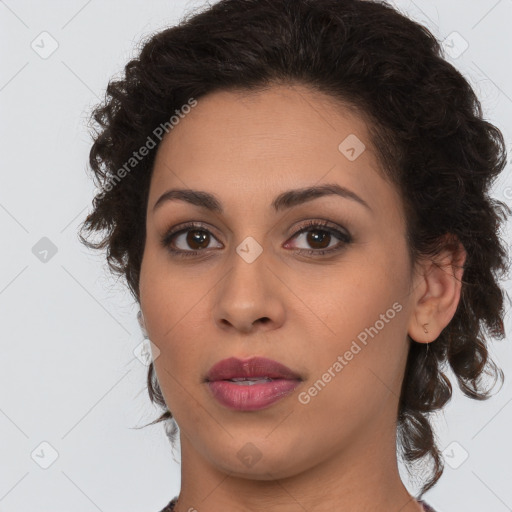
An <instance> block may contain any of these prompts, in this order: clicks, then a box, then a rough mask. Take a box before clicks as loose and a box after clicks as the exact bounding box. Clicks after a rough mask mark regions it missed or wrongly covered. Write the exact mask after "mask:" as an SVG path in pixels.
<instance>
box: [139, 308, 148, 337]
mask: <svg viewBox="0 0 512 512" xmlns="http://www.w3.org/2000/svg"><path fill="white" fill-rule="evenodd" d="M137 320H138V322H139V326H140V330H141V331H142V334H143V335H144V338H149V336H148V331H146V323H145V322H144V315H143V314H142V311H141V310H140V309H139V311H138V313H137Z"/></svg>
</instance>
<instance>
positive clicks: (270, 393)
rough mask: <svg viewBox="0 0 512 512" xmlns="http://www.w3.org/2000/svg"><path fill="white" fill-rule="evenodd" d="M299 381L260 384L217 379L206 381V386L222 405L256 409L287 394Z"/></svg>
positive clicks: (245, 409)
mask: <svg viewBox="0 0 512 512" xmlns="http://www.w3.org/2000/svg"><path fill="white" fill-rule="evenodd" d="M300 382H301V381H300V380H289V379H276V380H273V381H271V382H262V383H261V384H252V385H247V384H245V385H243V384H236V383H234V382H231V381H229V380H217V381H213V382H208V386H209V387H210V389H211V391H212V393H213V396H214V397H215V398H216V399H217V400H218V401H219V402H220V403H221V404H222V405H224V406H226V407H229V408H230V409H234V410H237V411H256V410H258V409H264V408H265V407H268V406H269V405H271V404H273V403H275V402H277V401H278V400H281V399H282V398H284V397H285V396H287V395H289V394H290V393H291V392H292V391H293V390H294V389H295V388H296V387H297V386H298V385H299V384H300Z"/></svg>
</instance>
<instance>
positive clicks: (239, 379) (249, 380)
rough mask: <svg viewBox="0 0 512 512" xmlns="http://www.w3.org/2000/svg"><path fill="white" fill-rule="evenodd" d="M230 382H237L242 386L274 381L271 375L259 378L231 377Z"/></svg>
mask: <svg viewBox="0 0 512 512" xmlns="http://www.w3.org/2000/svg"><path fill="white" fill-rule="evenodd" d="M229 380H230V382H236V383H237V384H238V385H241V386H253V385H254V384H256V383H258V382H272V380H273V379H271V378H270V377H258V378H245V377H237V378H235V379H229Z"/></svg>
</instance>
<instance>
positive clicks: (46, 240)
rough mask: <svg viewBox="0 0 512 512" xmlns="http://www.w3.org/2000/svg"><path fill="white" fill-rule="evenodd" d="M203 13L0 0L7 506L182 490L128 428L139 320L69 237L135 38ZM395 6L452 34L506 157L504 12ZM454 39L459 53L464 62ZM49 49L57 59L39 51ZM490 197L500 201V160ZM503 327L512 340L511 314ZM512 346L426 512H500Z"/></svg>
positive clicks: (159, 431)
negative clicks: (103, 108) (498, 384)
mask: <svg viewBox="0 0 512 512" xmlns="http://www.w3.org/2000/svg"><path fill="white" fill-rule="evenodd" d="M213 3H214V2H213ZM200 5H202V2H201V1H194V2H190V1H188V2H186V1H184V0H174V1H172V2H171V1H161V0H153V1H152V2H151V3H149V2H143V1H142V0H138V1H134V0H130V1H121V0H116V1H108V2H107V1H103V2H100V1H98V0H89V1H85V0H73V1H69V0H68V1H60V2H57V1H46V2H37V3H36V2H31V1H27V0H18V1H16V0H5V1H1V0H0V34H1V43H2V44H1V45H0V54H1V63H2V65H1V66H0V119H1V121H0V130H1V133H0V144H1V151H2V160H1V164H0V165H1V186H0V228H1V230H2V240H3V243H2V250H1V252H0V258H1V259H0V263H1V264H0V315H1V325H2V332H3V335H2V341H1V351H2V352H1V357H0V432H1V435H0V511H1V512H14V511H16V512H25V511H52V512H59V511H70V510H73V511H75V512H93V511H98V510H99V511H104V512H106V511H111V512H114V511H121V510H122V511H125V512H135V511H141V512H152V511H154V512H156V511H157V510H159V509H160V507H162V506H163V505H164V504H165V503H167V502H168V501H169V500H170V499H171V498H172V497H173V496H174V495H176V494H177V493H178V491H179V483H180V474H179V464H178V462H177V461H178V460H179V450H176V452H175V453H173V451H172V449H171V446H170V444H169V443H168V441H167V439H166V437H165V434H164V431H163V428H162V426H161V425H157V426H150V427H147V428H145V429H141V430H138V429H136V428H135V427H140V426H142V425H144V424H145V423H148V422H149V421H151V420H153V419H154V418H156V415H157V412H158V411H157V410H156V408H154V407H152V406H151V405H150V403H149V398H148V397H147V392H146V387H145V377H146V366H145V364H144V359H143V358H141V359H139V358H138V357H137V354H138V352H137V349H138V348H139V349H140V343H141V342H142V335H141V332H140V330H139V327H138V324H137V322H136V312H137V310H138V308H137V306H136V305H135V304H133V302H132V300H131V298H130V296H129V294H128V292H127V291H126V289H125V288H124V287H123V285H122V283H121V282H119V281H116V280H115V279H114V278H111V277H110V276H109V274H108V271H107V270H106V268H105V265H104V262H103V256H101V255H100V254H92V253H91V252H89V251H87V250H86V249H85V248H84V247H83V246H81V245H80V244H79V243H78V240H77V236H76V232H77V228H78V226H79V224H80V222H81V221H82V220H83V219H84V218H85V215H86V214H87V211H88V209H89V208H90V202H91V199H92V196H93V192H94V185H93V183H92V182H91V180H90V179H89V178H88V177H87V175H86V166H87V158H88V151H89V148H90V140H89V135H88V133H87V128H86V125H85V121H86V119H87V115H88V113H89V109H90V108H91V107H92V106H93V105H94V104H95V103H96V102H97V101H99V100H100V99H101V98H102V97H103V94H104V90H105V87H106V85H107V82H108V79H109V78H110V77H112V76H113V75H115V74H117V73H119V72H120V71H121V70H122V68H123V66H124V64H125V63H126V62H127V61H128V60H129V58H130V57H131V56H132V55H133V54H134V52H135V51H136V45H137V43H138V42H139V40H140V39H141V37H142V36H145V35H149V34H150V33H151V32H153V31H155V30H158V29H161V28H163V27H165V26H168V25H169V24H174V23H176V22H177V21H178V20H179V19H180V18H181V17H182V15H183V14H184V13H185V12H186V11H189V10H191V9H193V8H196V7H198V6H200ZM396 5H397V6H399V7H400V8H401V9H402V10H403V11H404V12H405V13H406V14H407V15H409V16H410V17H412V18H413V19H415V20H417V21H420V22H422V23H424V24H425V25H427V26H428V27H429V28H430V29H431V30H432V31H433V33H434V34H435V35H436V36H437V37H438V38H439V39H441V40H445V38H447V39H446V43H447V50H448V49H449V48H450V51H451V52H452V54H453V55H452V57H448V60H450V61H451V62H452V63H453V64H454V65H455V66H456V67H457V68H458V69H459V70H461V71H462V72H463V73H464V75H465V76H467V77H468V79H469V80H470V81H471V83H472V84H473V86H474V87H475V89H476V91H477V93H478V95H479V97H480V98H481V100H482V103H483V106H484V111H485V115H486V117H487V118H488V119H489V120H490V121H491V122H493V123H494V124H496V125H497V126H498V127H499V128H500V129H501V130H502V132H503V133H504V135H505V137H506V140H507V146H508V148H509V151H511V150H512V136H511V134H512V122H511V114H512V71H511V66H510V62H511V59H510V52H511V50H512V35H511V21H512V0H499V1H496V0H478V1H476V0H472V1H462V0H457V1H454V0H451V1H441V0H436V1H425V0H415V1H414V2H412V1H407V0H405V1H403V2H402V1H398V2H396ZM45 31H46V32H48V33H49V34H50V35H49V36H48V35H40V34H41V33H42V32H45ZM454 31H455V32H457V33H458V34H460V36H461V37H462V38H463V40H465V41H467V44H468V45H469V46H468V48H467V49H466V50H465V51H464V52H463V53H461V54H460V55H458V54H459V53H460V52H461V51H462V49H463V48H464V47H463V46H461V41H462V40H460V39H459V40H457V39H456V38H457V37H458V36H457V35H455V36H454V35H453V32H454ZM454 38H455V39H454ZM54 41H56V43H55V42H54ZM52 44H58V48H57V49H56V50H55V51H54V53H52V54H51V55H49V56H48V55H46V54H45V53H44V52H49V51H50V50H51V49H52V46H51V45H52ZM454 52H456V53H457V55H456V53H454ZM43 57H45V58H43ZM511 154H512V152H511ZM494 196H495V197H496V198H497V199H501V200H504V201H508V202H509V203H511V202H512V201H511V200H512V178H511V174H510V165H508V167H507V171H506V173H504V174H503V176H502V177H501V178H500V180H499V182H498V183H496V186H495V188H494ZM509 229H510V225H508V226H507V232H506V233H504V236H505V237H506V240H507V241H508V242H510V240H511V236H510V231H509ZM41 239H43V240H41ZM44 251H48V252H46V253H45V252H44ZM55 251H56V252H55ZM506 287H507V289H508V290H510V282H509V281H507V282H506ZM507 310H508V305H507ZM506 327H507V332H509V333H510V332H511V327H512V326H511V322H510V315H509V314H508V312H507V321H506ZM508 338H510V335H509V336H508ZM509 341H510V340H509V339H507V340H504V341H502V342H496V343H494V344H493V345H492V346H491V353H492V355H493V356H494V357H495V358H496V360H497V361H498V362H499V364H500V365H501V366H502V368H503V369H504V371H505V373H506V375H508V380H506V381H505V385H504V386H503V388H502V389H501V391H500V392H499V393H498V394H496V396H494V397H493V398H491V399H490V400H489V401H487V402H475V401H472V400H470V399H467V398H464V397H463V396H462V395H461V393H460V392H459V391H458V388H457V389H455V393H454V398H453V400H452V402H451V403H450V404H449V405H448V407H447V408H446V410H445V413H443V414H440V415H438V416H437V417H436V428H437V435H438V441H439V445H440V446H441V448H442V449H446V450H445V452H444V453H445V457H446V462H447V465H446V469H445V473H444V475H443V477H442V479H441V480H440V482H439V483H438V484H437V486H436V487H435V488H434V490H432V491H430V492H429V493H427V495H426V496H425V499H426V500H427V501H429V502H430V503H431V504H432V505H433V506H434V507H435V508H436V510H437V512H460V511H464V512H481V511H482V510H485V511H490V512H505V511H510V510H512V488H511V486H510V483H511V481H512V466H511V455H512V441H511V439H510V431H511V429H510V425H511V424H512V404H511V403H510V402H511V401H512V387H511V384H510V381H511V380H512V363H511V361H512V349H511V346H510V345H511V344H510V342H509ZM134 350H135V353H134ZM507 434H508V435H507ZM41 443H48V444H41ZM466 454H467V459H466V460H464V458H465V457H466ZM55 455H57V458H56V460H55V461H52V456H55ZM45 465H46V466H48V467H47V468H46V469H44V468H43V467H42V466H45ZM450 466H452V467H450ZM456 466H458V467H456ZM401 470H402V473H403V477H404V480H405V482H406V485H407V486H408V488H409V489H410V491H411V492H415V491H416V490H417V485H416V484H415V482H413V481H411V480H408V477H407V474H406V473H405V471H404V469H403V467H401Z"/></svg>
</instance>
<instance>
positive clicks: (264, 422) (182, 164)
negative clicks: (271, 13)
mask: <svg viewBox="0 0 512 512" xmlns="http://www.w3.org/2000/svg"><path fill="white" fill-rule="evenodd" d="M347 137H348V139H347ZM325 185H328V186H329V187H330V190H331V192H332V191H336V190H338V191H339V192H340V193H328V194H327V193H324V194H322V193H320V192H318V193H316V194H309V195H301V194H300V191H301V190H303V189H306V188H309V187H321V186H325ZM336 187H338V188H337V189H336ZM172 189H183V190H188V191H190V190H194V191H201V192H205V193H207V194H210V195H211V196H214V199H215V200H216V201H217V203H218V204H217V206H218V208H216V209H213V208H212V204H211V202H209V201H204V200H203V202H202V204H193V202H194V203H197V201H192V202H191V201H187V200H186V199H185V198H184V196H181V199H180V198H176V194H175V195H174V199H173V198H172V197H168V198H167V200H165V199H162V200H160V201H159V204H158V205H156V203H157V201H158V200H159V199H160V198H161V196H162V195H163V194H165V193H166V192H168V191H170V190H172ZM325 190H327V189H324V192H325ZM289 191H297V192H296V193H293V194H289ZM197 197H198V196H196V199H197ZM203 199H204V196H203ZM276 199H278V201H276ZM276 203H277V204H276ZM155 205H156V208H155ZM146 228H147V229H146V232H147V238H146V244H145V251H144V255H143V261H142V269H141V276H140V299H141V309H142V311H143V314H144V317H145V323H146V328H147V331H148V333H149V338H150V339H151V341H152V343H153V344H154V345H155V346H156V347H158V349H159V351H160V353H159V355H158V357H157V358H156V359H155V370H156V373H157V377H158V380H159V383H160V387H161V389H162V392H163V395H164V398H165V400H166V403H167V406H168V407H169V409H170V410H171V412H172V414H173V416H174V418H175V420H176V422H177V423H178V425H179V427H180V434H181V442H182V454H183V455H184V451H185V450H187V451H188V452H189V454H190V456H191V457H192V456H193V457H195V458H196V460H202V461H208V464H210V465H211V466H214V467H216V468H217V469H220V470H223V471H228V472H230V473H232V474H239V475H246V476H247V475H250V477H251V478H255V479H267V478H271V476H270V475H272V477H274V478H281V477H286V476H290V475H293V474H296V473H299V472H301V471H304V470H307V469H308V468H311V467H313V466H315V465H316V464H319V463H320V462H326V461H331V460H332V461H333V460H335V458H336V456H337V455H338V454H341V453H344V454H348V453H353V454H354V458H355V457H356V456H357V455H356V454H357V453H359V454H360V453H362V451H365V452H370V455H371V452H372V448H371V447H372V444H375V446H377V445H378V444H379V445H381V444H382V442H381V441H382V437H383V436H390V437H389V438H391V436H394V428H395V418H396V411H397V408H398V397H399V394H400V386H401V382H402V379H403V372H404V368H405V362H406V356H407V351H408V341H407V325H408V322H409V318H410V316H411V314H412V306H411V301H410V297H411V286H412V284H411V281H410V279H411V272H410V268H411V267H410V262H409V258H408V252H407V245H406V240H405V222H404V218H403V210H402V203H401V199H400V196H399V195H398V192H397V191H396V189H395V188H394V186H393V185H392V184H390V183H389V182H388V181H386V180H385V179H384V178H383V177H382V174H381V172H380V169H379V162H378V159H377V155H376V153H375V151H374V150H373V148H372V146H371V142H370V139H369V135H368V127H367V125H366V124H365V122H364V121H363V120H362V118H360V117H358V116H357V115H356V114H355V113H354V112H352V111H349V110H348V109H347V108H346V107H344V106H342V105H340V104H338V103H334V100H331V99H330V98H328V97H326V96H323V95H321V94H320V93H318V92H314V91H311V90H309V89H307V88H305V87H302V86H293V87H291V86H290V87H285V86H274V87H272V88H270V89H267V90H265V91H263V92H261V91H260V92H258V93H250V94H248V93H239V92H226V91H223V92H216V93H214V94H211V95H209V96H207V97H203V98H201V99H199V101H198V104H197V106H195V107H194V108H192V109H191V112H190V113H188V114H187V115H186V116H185V117H184V118H183V119H181V121H180V123H179V124H177V125H175V126H174V128H173V129H172V131H171V132H170V133H169V134H168V135H166V137H165V138H164V139H163V140H162V142H161V145H160V147H159V149H158V153H157V156H156V160H155V165H154V170H153V176H152V181H151V187H150V192H149V201H148V209H147V218H146ZM255 356H261V357H265V358H269V359H272V360H276V361H278V362H280V363H281V364H284V365H286V366H287V367H288V368H290V369H291V370H292V371H293V372H295V373H296V374H298V375H299V376H300V381H298V382H295V385H296V387H295V388H294V389H293V390H292V391H291V392H289V393H288V394H286V395H285V396H284V397H283V398H281V399H280V400H277V401H275V402H273V403H271V404H269V405H267V406H263V407H261V408H259V409H253V410H247V409H243V410H237V409H234V408H231V407H229V406H226V405H225V404H223V403H221V402H219V401H218V400H217V399H216V398H214V396H213V393H212V390H211V388H210V385H209V384H208V383H207V382H205V378H206V376H207V374H208V372H209V370H210V368H211V367H212V366H213V365H214V364H215V363H217V362H218V361H220V360H223V359H226V358H230V357H236V358H240V359H245V358H250V357H255ZM229 386H231V387H233V386H237V387H238V391H237V390H235V393H237V392H238V393H242V394H243V393H244V392H245V391H240V387H241V385H235V384H233V383H231V384H229ZM244 389H245V390H247V389H248V386H246V387H244ZM240 396H241V395H240ZM243 396H245V395H243ZM393 441H394V437H393ZM248 443H252V444H251V445H248ZM394 449H395V446H394V442H393V451H394ZM249 452H250V453H252V454H254V455H255V456H256V458H259V460H258V462H257V463H255V464H247V463H246V459H244V457H243V455H244V454H249Z"/></svg>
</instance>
